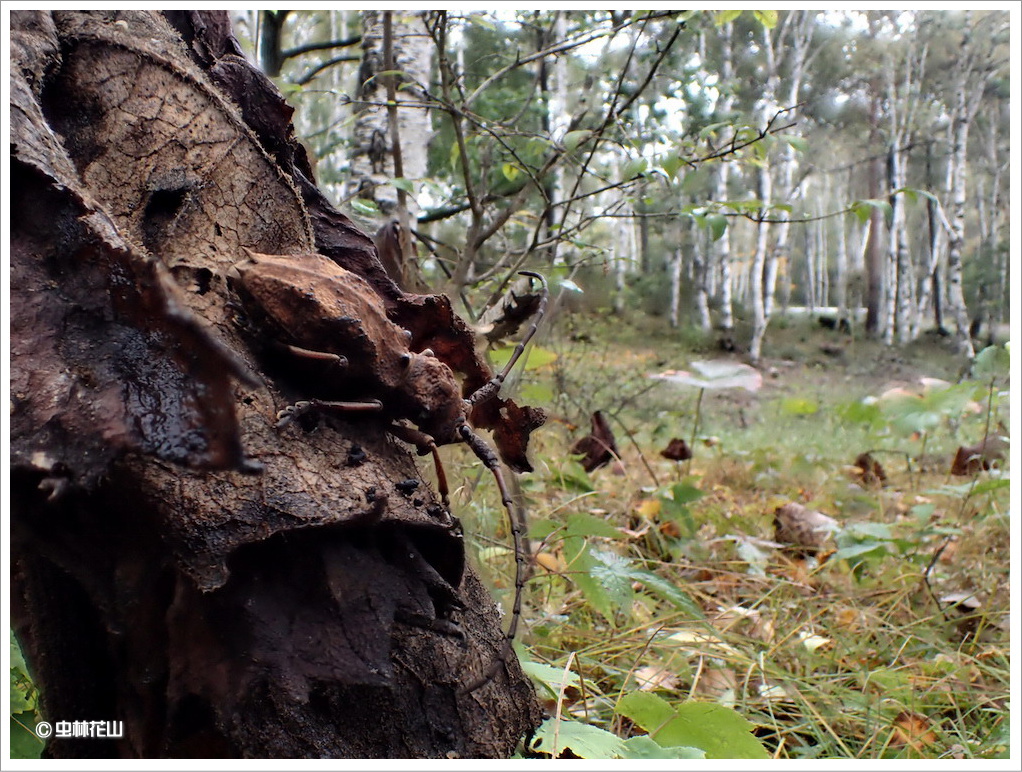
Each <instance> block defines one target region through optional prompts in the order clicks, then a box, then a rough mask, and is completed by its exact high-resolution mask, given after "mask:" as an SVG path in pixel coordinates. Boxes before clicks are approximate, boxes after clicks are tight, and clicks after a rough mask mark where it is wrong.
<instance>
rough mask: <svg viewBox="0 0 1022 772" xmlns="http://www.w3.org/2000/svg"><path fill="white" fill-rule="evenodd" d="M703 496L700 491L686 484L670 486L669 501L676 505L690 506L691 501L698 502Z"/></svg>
mask: <svg viewBox="0 0 1022 772" xmlns="http://www.w3.org/2000/svg"><path fill="white" fill-rule="evenodd" d="M704 495H706V494H704V493H703V492H702V491H701V490H699V489H698V488H696V487H695V486H694V485H689V484H688V483H686V482H680V483H675V484H674V485H672V486H671V500H672V501H673V502H675V503H676V504H691V503H692V502H693V501H699V499H701V498H702V497H703V496H704Z"/></svg>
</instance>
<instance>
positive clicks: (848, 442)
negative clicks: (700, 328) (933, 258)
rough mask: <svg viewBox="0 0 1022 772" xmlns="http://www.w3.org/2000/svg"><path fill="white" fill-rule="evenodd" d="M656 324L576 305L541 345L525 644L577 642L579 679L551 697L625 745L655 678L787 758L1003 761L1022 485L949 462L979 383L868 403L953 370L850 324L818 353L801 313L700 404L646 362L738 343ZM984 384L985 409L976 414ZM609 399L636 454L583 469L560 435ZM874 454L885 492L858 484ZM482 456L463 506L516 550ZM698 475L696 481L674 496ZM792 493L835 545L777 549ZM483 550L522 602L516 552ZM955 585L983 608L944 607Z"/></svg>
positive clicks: (489, 535)
mask: <svg viewBox="0 0 1022 772" xmlns="http://www.w3.org/2000/svg"><path fill="white" fill-rule="evenodd" d="M643 324H644V325H645V327H642V326H632V325H628V324H625V323H623V322H622V320H620V319H614V320H608V319H606V318H599V317H589V318H584V319H583V318H578V317H576V318H575V319H574V320H568V322H567V323H563V324H562V325H561V326H560V329H559V330H557V331H555V332H554V333H553V334H552V335H551V336H550V338H549V339H548V340H546V341H545V342H544V343H543V344H542V345H543V346H544V347H545V348H546V349H548V350H550V351H553V352H555V353H556V354H557V359H556V360H555V361H554V362H552V363H550V364H547V365H545V366H544V367H542V368H539V369H536V370H531V371H528V372H527V373H526V374H525V376H524V377H523V382H524V383H526V384H528V386H529V388H531V389H532V392H531V393H533V394H538V395H542V394H544V393H545V394H546V395H547V402H546V404H545V405H544V407H546V408H547V409H548V410H549V411H550V412H551V418H552V420H551V421H550V422H549V423H548V425H547V427H546V428H544V429H542V430H540V431H539V432H538V433H537V434H536V435H535V436H534V445H533V450H532V457H533V460H534V462H535V465H536V472H535V473H534V474H532V475H526V476H524V477H522V478H521V479H520V484H521V486H522V489H523V490H524V492H525V495H526V497H527V501H528V510H529V515H530V520H531V522H532V523H533V524H534V527H533V533H532V548H533V551H534V552H538V553H540V555H541V556H540V557H539V561H540V563H541V565H538V566H537V567H536V568H535V571H534V575H533V577H532V579H531V580H530V582H529V586H528V589H527V598H526V611H525V624H524V625H523V627H524V630H525V632H524V633H523V634H522V636H521V640H522V643H523V644H524V648H523V650H522V651H523V654H522V656H523V658H524V659H526V660H529V661H533V662H538V663H546V664H548V665H551V666H553V667H555V668H564V667H565V665H566V664H567V663H568V662H569V659H570V663H571V670H572V673H573V675H572V679H571V682H570V684H571V686H572V688H571V689H568V688H566V687H565V688H563V689H560V690H558V691H554V692H549V691H546V692H544V694H545V695H546V697H547V698H548V699H549V704H548V709H549V710H550V713H551V715H554V714H555V713H557V708H558V699H559V705H560V714H559V715H560V717H561V719H562V720H567V719H571V720H574V721H581V722H587V723H589V724H592V725H595V726H597V727H600V728H602V729H604V730H606V731H608V732H611V733H614V734H616V735H618V736H619V737H621V738H628V737H630V736H633V735H637V734H643V733H644V732H645V731H646V730H647V728H640V727H638V726H636V724H635V723H633V722H632V721H631V720H630V719H629V718H628V717H626V716H624V715H623V714H622V712H621V710H620V706H621V705H622V704H623V703H621V699H622V698H623V697H625V696H626V695H629V694H634V693H636V692H646V691H648V692H652V693H655V694H656V695H659V696H660V697H662V698H664V699H665V700H667V702H668V703H669V704H670V705H672V706H682V705H686V704H688V703H689V702H690V701H692V700H697V701H702V702H712V703H716V704H720V705H725V706H728V707H733V708H734V710H735V711H737V713H738V714H740V715H741V716H742V717H744V718H746V719H748V720H749V721H750V722H751V723H752V725H754V727H755V729H754V733H755V735H756V737H757V738H759V741H760V742H761V743H762V745H763V747H764V748H765V749H766V751H767V752H768V753H769V754H771V755H773V756H776V757H779V758H937V757H965V758H999V757H1006V754H1007V744H1008V739H1007V738H1008V729H1007V716H1008V705H1007V700H1008V685H1009V662H1008V631H1007V609H1008V576H1009V574H1008V515H1007V509H1008V503H1007V499H1008V487H1007V485H1006V482H1004V483H1002V482H999V479H1000V478H999V477H998V473H997V472H996V471H995V472H993V473H988V472H984V473H982V474H981V475H980V476H979V477H978V478H976V479H975V480H970V479H969V478H960V477H955V478H951V477H949V476H948V473H947V470H948V467H949V465H950V460H951V457H952V455H953V453H954V450H955V449H956V447H957V446H958V445H960V444H972V443H975V442H977V441H978V440H979V439H981V438H982V436H983V434H984V432H985V431H986V430H987V412H986V410H985V408H986V403H985V402H983V401H982V400H983V399H984V395H985V394H987V391H986V390H985V385H984V384H983V383H975V384H972V385H971V386H969V387H967V389H968V393H967V394H963V395H959V396H956V397H955V399H952V400H948V399H943V400H942V401H941V400H936V399H935V398H930V401H927V402H926V403H925V405H926V406H927V409H928V410H929V411H930V412H929V413H925V412H923V413H920V409H919V408H918V407H917V406H916V405H917V403H916V402H906V403H905V404H906V405H908V406H909V407H910V408H911V411H909V412H908V413H906V408H905V407H904V405H903V406H902V407H895V406H893V405H895V403H883V404H882V405H881V406H879V407H869V406H868V405H864V403H863V398H865V397H867V396H870V395H873V396H877V395H879V394H881V393H882V392H883V391H885V390H886V389H888V388H890V387H892V386H903V387H905V388H908V389H917V388H918V387H919V384H918V378H919V377H921V376H929V377H941V378H945V379H949V380H952V381H953V380H955V378H956V375H957V372H958V369H959V367H960V363H959V362H957V361H956V360H955V359H954V357H952V356H951V355H950V354H949V353H948V352H947V351H945V350H943V349H942V348H940V347H939V346H933V345H930V344H927V343H925V342H923V343H920V344H917V345H915V346H912V347H908V348H907V349H904V350H889V349H885V348H884V347H882V346H880V345H878V344H876V343H873V342H869V341H861V340H856V341H854V342H852V343H851V344H850V345H849V346H848V348H847V351H846V353H845V355H844V356H842V357H833V356H831V355H828V354H826V353H824V352H822V350H821V348H820V346H821V345H822V344H825V343H829V342H832V341H834V340H836V339H837V336H835V335H834V334H833V333H827V332H826V331H822V330H816V329H813V328H812V327H810V326H808V325H805V324H801V325H798V324H789V325H788V326H787V327H785V328H784V329H781V330H777V331H773V330H772V331H771V336H770V338H769V344H768V346H767V347H766V348H765V350H764V359H763V362H762V363H761V370H762V372H763V374H764V383H763V387H762V388H761V389H760V390H758V391H757V392H755V393H749V392H746V391H743V390H729V391H716V392H711V391H707V392H705V393H704V394H703V397H702V399H701V401H700V400H699V396H698V392H697V391H696V390H695V389H685V388H677V387H672V386H670V385H668V384H664V383H659V382H657V381H653V380H651V379H649V378H648V377H647V376H648V375H649V374H651V373H656V372H660V371H662V370H665V369H687V367H688V365H689V363H690V362H691V361H693V360H697V359H710V358H722V356H727V355H718V354H717V353H716V352H714V351H713V350H712V348H713V346H712V341H707V340H706V339H705V338H703V337H702V336H700V335H698V334H696V335H693V334H691V333H689V334H686V335H668V334H665V333H664V332H663V331H659V330H654V329H651V328H650V327H649V326H648V322H644V323H643ZM580 330H585V333H584V334H582V333H580ZM962 388H963V389H965V388H966V387H962ZM947 393H948V394H954V392H953V391H951V392H947ZM970 397H972V398H975V399H977V400H978V404H980V406H981V408H983V409H982V410H980V411H979V412H969V410H965V411H962V410H960V409H959V408H960V407H961V406H962V405H963V404H965V403H966V402H968V400H969V398H970ZM918 404H923V402H922V400H920V401H919V403H918ZM697 405H698V410H699V415H698V430H697V431H696V442H695V458H693V459H692V460H691V461H690V462H681V463H676V462H673V461H668V460H666V459H663V458H661V457H660V455H659V451H660V449H662V448H663V447H664V446H665V445H666V444H667V441H668V440H669V439H670V438H671V437H684V438H686V439H691V437H692V436H693V431H694V429H695V428H696V425H695V424H696V409H697ZM993 408H994V415H993V416H992V420H991V425H992V426H993V427H996V426H997V422H998V421H999V420H1000V421H1003V422H1004V424H1005V425H1007V422H1008V421H1007V401H1006V399H1005V400H1000V399H996V400H995V401H994V403H993ZM596 409H600V410H603V411H604V412H605V413H607V414H608V415H609V416H611V417H612V429H613V430H614V432H615V435H616V437H617V444H618V448H619V451H620V455H621V461H622V463H621V464H618V465H615V466H613V467H610V466H608V467H604V468H603V469H599V470H596V471H595V472H593V473H592V474H591V475H586V474H585V473H584V471H582V470H581V469H580V467H579V466H578V464H577V462H575V461H574V460H573V459H572V458H570V457H569V455H568V449H569V448H570V446H571V443H572V442H573V441H574V439H577V438H578V437H579V436H581V435H582V434H584V433H586V432H587V431H588V415H589V413H590V412H591V411H593V410H596ZM912 411H915V412H912ZM920 422H922V423H920ZM916 425H924V426H925V427H926V431H925V433H923V434H922V435H918V434H913V433H912V431H911V429H912V427H913V426H916ZM867 450H870V451H873V452H874V456H875V457H876V458H877V460H879V461H880V463H881V464H882V465H883V466H884V468H885V470H886V472H887V475H888V481H887V484H886V485H885V486H884V487H883V488H876V487H868V486H865V485H862V484H859V482H857V481H856V478H855V475H854V471H855V470H854V468H853V467H852V463H853V461H854V459H855V457H856V456H857V455H858V454H859V453H860V452H863V451H867ZM920 456H922V458H920ZM466 463H469V467H470V468H472V469H473V473H472V474H473V477H472V478H471V479H472V480H475V481H479V480H481V484H480V485H478V486H477V487H476V486H472V487H471V490H470V489H469V488H468V487H466V488H464V489H463V491H462V493H463V494H464V495H463V497H462V499H461V500H462V501H463V502H465V506H464V508H463V509H462V510H461V511H459V513H458V514H460V515H461V516H463V517H464V518H465V521H466V530H467V531H468V532H469V533H471V534H474V538H475V541H476V543H477V544H481V545H483V546H492V545H504V546H506V545H507V544H508V535H507V527H506V525H505V523H504V518H503V514H502V512H501V510H500V508H499V506H498V504H499V502H497V501H496V499H495V497H494V494H493V491H492V490H491V489H492V487H493V486H491V485H489V484H488V481H487V479H486V477H485V476H480V470H479V468H478V466H473V465H472V464H471V463H470V460H468V459H466ZM1005 480H1006V478H1005ZM679 484H680V485H681V486H682V487H679V488H675V487H674V486H675V485H679ZM692 488H694V489H696V491H697V492H696V494H694V495H698V494H701V496H700V497H699V498H697V499H696V500H693V501H685V502H681V503H679V501H676V500H675V499H676V498H677V496H678V495H682V496H683V497H686V498H687V496H686V494H685V493H684V492H685V491H687V490H691V489H692ZM672 496H673V498H672ZM469 499H470V500H471V504H470V505H468V504H467V501H468V500H469ZM789 501H796V502H800V503H803V504H805V505H806V506H808V507H810V508H811V509H815V510H818V511H821V512H823V513H825V514H827V515H829V516H831V517H834V518H835V519H837V520H838V522H839V523H840V526H841V529H840V530H839V531H838V533H837V534H836V540H835V542H834V544H833V545H832V547H831V550H830V553H829V554H830V557H829V559H828V557H827V553H824V554H823V555H821V557H822V559H821V560H820V561H813V560H810V561H805V560H801V559H797V558H790V557H787V556H786V555H785V554H784V553H783V552H782V551H780V550H777V549H774V548H772V547H770V546H769V544H764V541H763V540H767V541H769V540H771V539H772V538H773V526H772V513H773V511H774V509H775V508H776V507H777V506H778V505H780V504H782V503H786V502H789ZM587 516H588V519H586V518H587ZM594 522H595V523H599V524H601V525H602V528H601V527H597V526H596V525H593V523H594ZM587 523H588V525H587ZM607 526H609V527H610V531H609V532H607V531H606V527H607ZM587 529H588V530H587ZM833 550H838V551H837V552H834V551H833ZM481 554H482V556H483V559H482V560H481V561H480V564H481V566H482V569H483V571H484V573H485V574H486V575H487V576H488V577H489V579H490V581H491V583H492V584H493V585H494V587H495V592H496V593H497V594H498V596H499V597H501V599H502V600H503V602H504V607H505V608H508V607H509V606H510V600H511V599H510V597H509V588H511V587H513V581H512V579H511V576H510V572H511V570H512V562H511V559H510V556H509V555H508V553H507V551H506V550H490V551H487V552H483V553H481ZM643 572H645V573H643ZM649 575H652V576H653V577H655V578H657V580H658V581H662V583H663V584H662V585H659V584H657V583H656V581H654V580H650V579H649V578H648V577H649ZM636 577H638V579H637V578H636ZM671 588H674V589H673V593H674V594H672V590H671ZM953 592H964V593H975V595H976V597H977V598H978V599H979V600H980V605H979V606H978V607H977V608H975V609H972V610H968V609H966V610H965V611H966V612H967V613H963V612H962V610H960V609H958V608H953V607H949V604H948V603H946V602H945V603H941V602H939V600H938V599H939V598H942V597H943V596H945V595H948V594H950V593H953ZM678 596H682V597H678ZM686 599H687V600H686ZM686 604H688V605H686ZM520 629H521V628H520Z"/></svg>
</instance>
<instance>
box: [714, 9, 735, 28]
mask: <svg viewBox="0 0 1022 772" xmlns="http://www.w3.org/2000/svg"><path fill="white" fill-rule="evenodd" d="M741 15H742V12H741V11H714V12H713V23H714V24H715V25H716V26H718V27H723V26H724V25H725V24H727V23H728V22H729V21H734V20H735V19H737V18H738V17H739V16H741Z"/></svg>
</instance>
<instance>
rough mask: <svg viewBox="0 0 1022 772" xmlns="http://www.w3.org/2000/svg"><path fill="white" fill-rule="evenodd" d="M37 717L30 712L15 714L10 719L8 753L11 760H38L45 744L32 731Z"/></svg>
mask: <svg viewBox="0 0 1022 772" xmlns="http://www.w3.org/2000/svg"><path fill="white" fill-rule="evenodd" d="M38 721H39V717H38V716H37V715H36V714H35V713H34V712H32V711H27V712H25V713H17V714H13V713H12V715H11V718H10V731H11V734H10V753H11V758H12V759H38V758H39V757H40V756H41V755H42V753H43V747H44V746H45V743H44V742H43V741H42V740H40V739H39V737H38V736H36V733H35V732H34V731H32V730H33V729H34V728H35V725H36V723H37V722H38Z"/></svg>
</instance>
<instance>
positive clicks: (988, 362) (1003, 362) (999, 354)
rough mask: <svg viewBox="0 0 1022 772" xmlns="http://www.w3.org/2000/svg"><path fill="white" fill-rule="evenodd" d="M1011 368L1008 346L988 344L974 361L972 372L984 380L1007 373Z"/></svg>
mask: <svg viewBox="0 0 1022 772" xmlns="http://www.w3.org/2000/svg"><path fill="white" fill-rule="evenodd" d="M1010 369H1011V355H1010V354H1009V353H1008V347H1007V346H987V347H986V348H984V349H983V350H982V351H980V352H979V353H978V354H976V358H975V359H974V360H973V362H972V373H973V375H974V376H975V377H977V378H980V379H982V380H989V379H991V378H996V377H998V376H1001V375H1007V374H1008V372H1009V370H1010Z"/></svg>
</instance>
